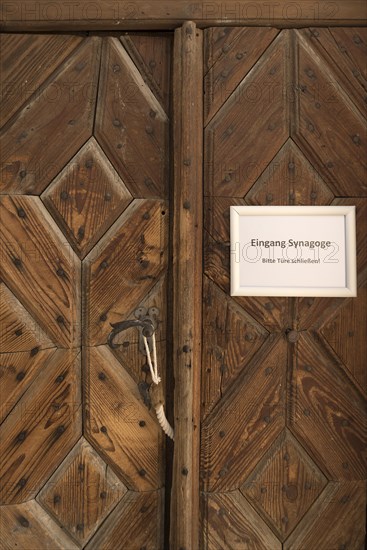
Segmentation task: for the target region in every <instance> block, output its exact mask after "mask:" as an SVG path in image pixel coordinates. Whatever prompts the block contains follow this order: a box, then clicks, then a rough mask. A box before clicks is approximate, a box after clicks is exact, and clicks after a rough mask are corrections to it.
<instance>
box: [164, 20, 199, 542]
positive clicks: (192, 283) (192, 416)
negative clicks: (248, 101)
mask: <svg viewBox="0 0 367 550" xmlns="http://www.w3.org/2000/svg"><path fill="white" fill-rule="evenodd" d="M202 48H203V34H202V32H201V31H199V30H197V28H196V26H195V24H194V23H185V24H184V25H183V27H182V28H181V29H178V30H177V31H175V48H174V54H173V55H174V59H173V82H174V87H173V111H174V113H176V115H175V118H174V121H173V151H174V158H173V162H174V190H173V237H172V248H173V259H172V261H173V284H172V290H173V318H172V324H173V358H174V363H173V373H174V384H175V394H174V430H175V448H174V455H173V477H172V498H171V529H170V545H171V546H172V547H173V548H180V547H182V548H187V550H191V549H192V550H194V549H195V548H197V547H198V536H199V491H198V488H199V446H200V428H199V427H200V376H201V373H200V364H201V351H202V348H201V344H202V342H201V331H202V309H201V303H202V225H203V219H202V216H203V212H202V209H203V185H202V163H203V159H202V154H203V147H202V145H203V143H202V135H203V133H202V128H203V105H202V94H203V84H202V82H203V58H202ZM188 503H190V506H188Z"/></svg>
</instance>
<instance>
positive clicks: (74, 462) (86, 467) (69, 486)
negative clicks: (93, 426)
mask: <svg viewBox="0 0 367 550" xmlns="http://www.w3.org/2000/svg"><path fill="white" fill-rule="evenodd" d="M126 492H127V489H126V487H125V486H124V485H123V483H122V482H121V481H120V480H119V479H118V478H117V476H116V474H114V472H113V471H112V470H111V468H110V467H109V466H107V465H106V464H105V463H104V462H103V460H102V459H101V457H100V456H99V455H98V453H97V452H96V451H95V450H94V449H93V448H92V447H91V446H90V445H89V444H88V442H87V441H86V440H85V439H84V438H81V439H80V440H79V441H78V443H77V444H76V446H75V447H74V448H73V450H72V451H71V453H69V455H68V456H67V457H66V459H65V460H64V461H63V462H62V464H61V465H60V466H59V468H58V469H57V470H56V472H55V473H54V474H53V476H52V477H51V478H50V479H49V480H48V481H47V483H46V485H45V486H44V487H43V489H42V491H41V492H40V493H39V495H38V496H37V501H38V502H39V503H40V504H42V506H43V507H44V508H45V509H46V510H47V511H48V512H49V513H50V515H51V516H52V517H54V518H55V519H56V521H58V522H59V523H60V524H61V525H62V526H63V528H64V529H65V530H66V531H67V532H68V533H69V534H70V535H71V537H72V538H73V539H75V540H76V541H77V542H78V543H79V544H80V545H82V546H84V545H85V544H86V542H87V541H88V540H89V539H90V538H91V537H92V535H93V534H94V533H95V532H96V531H97V529H98V527H99V526H100V524H101V522H102V521H103V520H104V519H105V517H106V516H107V515H108V514H109V513H110V512H111V510H113V508H114V507H115V506H116V504H117V503H118V502H119V501H120V500H121V498H122V497H123V496H124V495H125V494H126Z"/></svg>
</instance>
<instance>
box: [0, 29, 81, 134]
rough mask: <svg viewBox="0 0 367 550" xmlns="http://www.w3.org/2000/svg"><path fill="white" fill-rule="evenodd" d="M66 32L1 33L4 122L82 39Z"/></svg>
mask: <svg viewBox="0 0 367 550" xmlns="http://www.w3.org/2000/svg"><path fill="white" fill-rule="evenodd" d="M81 40H82V39H81V37H78V36H65V35H44V36H42V35H38V36H32V35H30V34H28V35H25V34H13V35H6V34H3V35H1V36H0V50H1V60H0V71H1V112H0V126H3V125H4V124H5V122H7V121H8V120H9V119H10V117H11V116H12V115H13V114H14V113H15V111H17V109H19V108H20V107H21V106H22V104H23V103H24V102H26V101H27V100H28V99H29V98H30V97H31V96H32V95H37V94H39V88H40V87H41V85H42V84H43V82H45V80H46V79H47V78H48V77H49V76H50V75H51V74H52V73H53V71H54V70H55V69H56V68H57V67H58V66H59V65H60V63H61V62H62V61H64V59H66V58H67V57H68V55H69V54H70V53H71V52H72V51H73V50H74V49H75V48H76V46H77V45H78V44H80V42H81Z"/></svg>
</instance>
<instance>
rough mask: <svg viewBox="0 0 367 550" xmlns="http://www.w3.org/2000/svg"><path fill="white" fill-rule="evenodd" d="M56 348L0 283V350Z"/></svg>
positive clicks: (6, 351)
mask: <svg viewBox="0 0 367 550" xmlns="http://www.w3.org/2000/svg"><path fill="white" fill-rule="evenodd" d="M36 347H37V348H38V349H45V348H53V347H56V346H55V344H54V343H53V342H52V341H51V340H50V338H49V337H48V336H47V335H46V334H45V333H44V331H43V330H42V329H41V327H40V326H39V325H38V324H37V323H36V321H35V320H34V319H33V318H32V316H31V315H30V314H29V312H28V311H27V310H26V309H25V307H24V306H22V304H21V303H20V302H19V300H18V299H17V298H16V297H15V296H14V294H13V293H12V292H11V291H10V290H9V289H8V287H7V286H6V285H5V284H4V283H0V350H1V353H9V352H12V351H31V350H32V349H33V348H36Z"/></svg>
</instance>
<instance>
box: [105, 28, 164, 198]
mask: <svg viewBox="0 0 367 550" xmlns="http://www.w3.org/2000/svg"><path fill="white" fill-rule="evenodd" d="M95 135H96V138H97V140H98V141H99V143H100V144H101V146H102V148H103V149H104V151H105V152H106V154H107V156H108V157H109V159H110V160H111V162H112V164H113V165H114V167H115V169H116V170H117V171H118V173H119V174H120V176H121V177H122V180H123V181H124V183H125V185H126V186H127V188H128V189H129V190H130V191H131V193H132V195H133V196H134V197H141V198H143V197H144V198H148V197H161V198H164V197H166V196H167V189H168V185H167V183H168V160H169V157H168V154H167V152H168V117H167V114H166V113H165V111H164V110H163V107H162V106H161V104H160V103H159V101H158V99H157V98H156V97H155V95H154V94H153V92H152V91H151V89H150V88H149V87H148V85H147V84H146V83H145V82H144V79H143V77H142V75H141V74H140V72H139V70H138V68H137V67H136V66H135V65H134V62H133V61H132V59H131V58H130V57H129V55H128V53H127V52H126V50H125V49H124V48H123V46H122V44H121V42H120V41H119V40H118V39H117V38H108V39H106V42H105V44H104V54H103V58H102V65H101V79H100V94H99V101H98V105H97V114H96V128H95Z"/></svg>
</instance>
